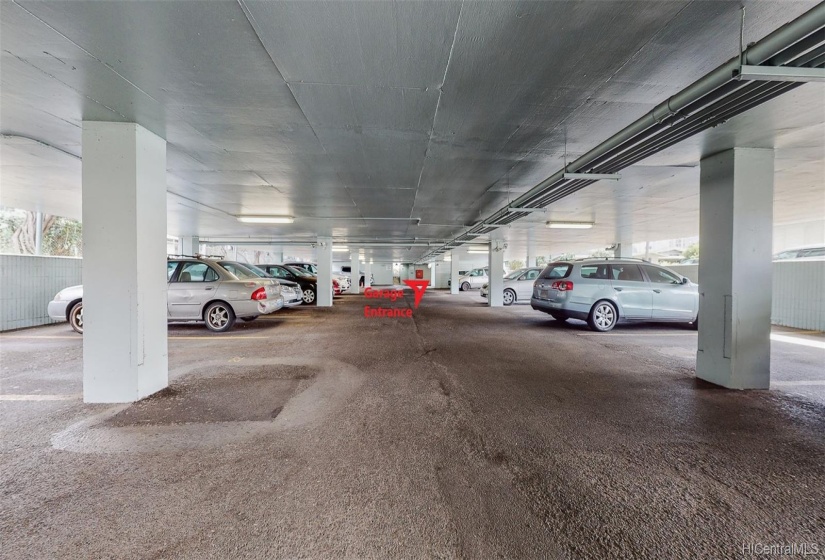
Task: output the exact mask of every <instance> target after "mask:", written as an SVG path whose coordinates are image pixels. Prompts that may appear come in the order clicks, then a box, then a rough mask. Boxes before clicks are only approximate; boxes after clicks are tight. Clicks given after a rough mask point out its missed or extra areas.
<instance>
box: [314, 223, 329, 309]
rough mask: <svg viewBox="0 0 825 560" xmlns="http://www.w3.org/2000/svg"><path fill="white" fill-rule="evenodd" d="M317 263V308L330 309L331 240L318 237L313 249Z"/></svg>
mask: <svg viewBox="0 0 825 560" xmlns="http://www.w3.org/2000/svg"><path fill="white" fill-rule="evenodd" d="M315 258H316V260H317V262H318V286H317V288H318V294H317V298H316V301H317V305H318V307H332V238H331V237H319V238H318V245H317V247H316V249H315Z"/></svg>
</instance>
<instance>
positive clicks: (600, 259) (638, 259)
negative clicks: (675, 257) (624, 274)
mask: <svg viewBox="0 0 825 560" xmlns="http://www.w3.org/2000/svg"><path fill="white" fill-rule="evenodd" d="M581 261H637V262H645V263H649V262H650V261H648V260H646V259H640V258H637V257H582V258H580V259H573V260H572V261H570V262H581ZM560 262H564V261H560Z"/></svg>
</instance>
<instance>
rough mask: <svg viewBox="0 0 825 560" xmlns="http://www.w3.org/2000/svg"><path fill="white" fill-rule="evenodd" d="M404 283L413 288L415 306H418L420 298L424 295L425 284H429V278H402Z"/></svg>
mask: <svg viewBox="0 0 825 560" xmlns="http://www.w3.org/2000/svg"><path fill="white" fill-rule="evenodd" d="M404 283H405V284H406V285H407V286H409V287H410V288H412V289H413V292H415V307H416V308H417V307H418V304H419V303H420V302H421V298H422V297H423V296H424V292H426V291H427V286H429V285H430V281H429V280H404Z"/></svg>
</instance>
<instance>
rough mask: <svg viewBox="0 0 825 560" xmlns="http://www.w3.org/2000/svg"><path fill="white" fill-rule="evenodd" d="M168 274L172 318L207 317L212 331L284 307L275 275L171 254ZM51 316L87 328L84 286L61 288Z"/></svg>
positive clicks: (78, 329)
mask: <svg viewBox="0 0 825 560" xmlns="http://www.w3.org/2000/svg"><path fill="white" fill-rule="evenodd" d="M166 275H167V279H168V280H169V284H168V290H167V299H166V308H167V318H168V320H169V321H170V322H172V321H203V322H204V323H205V324H206V328H208V329H209V330H211V331H214V332H224V331H227V330H229V329H231V328H232V326H233V325H234V324H235V320H236V319H237V318H238V317H240V318H241V319H245V320H252V319H254V318H256V317H258V316H259V315H266V314H267V313H272V312H274V311H277V310H279V309H281V308H282V307H283V306H284V298H283V296H281V288H280V284H279V283H278V281H277V280H273V279H264V278H254V279H250V278H247V279H239V278H238V277H236V276H235V275H233V274H231V273H230V272H228V271H227V270H225V269H224V268H222V267H221V266H218V265H217V263H216V262H214V261H210V260H207V259H199V258H197V259H196V258H184V259H169V261H168V263H167V269H166ZM49 317H51V318H52V319H55V320H58V321H63V320H66V321H69V324H70V325H71V327H72V328H73V329H74V330H75V331H77V332H79V333H83V286H72V287H70V288H66V289H64V290H61V291H60V292H58V294H57V295H56V296H55V298H54V300H53V301H51V302H50V303H49Z"/></svg>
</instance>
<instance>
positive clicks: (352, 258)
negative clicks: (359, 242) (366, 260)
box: [349, 247, 361, 294]
mask: <svg viewBox="0 0 825 560" xmlns="http://www.w3.org/2000/svg"><path fill="white" fill-rule="evenodd" d="M349 270H350V288H349V291H350V293H353V294H358V293H360V292H361V286H360V282H361V261H360V259H359V258H358V247H351V248H350V253H349Z"/></svg>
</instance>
